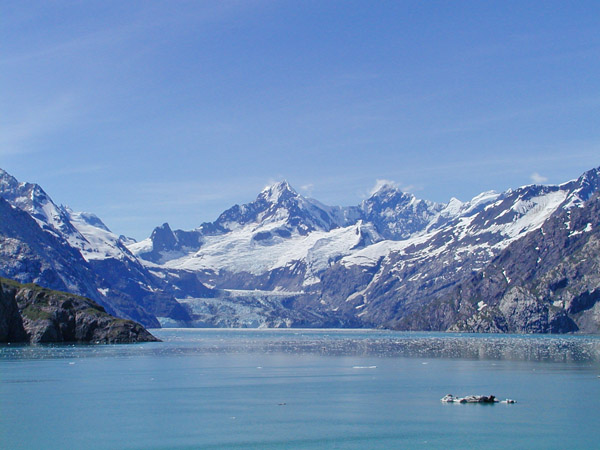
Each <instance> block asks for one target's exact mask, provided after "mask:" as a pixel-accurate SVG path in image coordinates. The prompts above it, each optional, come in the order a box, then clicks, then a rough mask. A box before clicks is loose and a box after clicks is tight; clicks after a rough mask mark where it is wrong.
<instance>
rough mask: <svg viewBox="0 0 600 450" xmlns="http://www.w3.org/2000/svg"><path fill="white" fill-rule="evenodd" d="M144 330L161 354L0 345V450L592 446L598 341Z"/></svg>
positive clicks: (598, 418)
mask: <svg viewBox="0 0 600 450" xmlns="http://www.w3.org/2000/svg"><path fill="white" fill-rule="evenodd" d="M154 332H155V334H156V335H157V336H158V337H160V338H161V339H163V340H164V342H163V343H149V344H138V345H107V346H31V347H17V346H3V347H0V448H2V449H35V448H39V449H70V448H73V449H76V448H82V449H83V448H86V449H104V448H121V449H140V448H148V449H170V448H174V449H175V448H180V449H188V448H189V449H195V448H201V449H238V448H239V449H394V448H398V449H414V448H418V449H422V448H423V449H448V448H472V449H477V448H481V449H483V448H485V449H490V448H491V449H494V448H498V449H500V448H503V449H506V448H510V449H532V448H540V449H597V448H599V447H600V444H599V438H600V432H599V429H600V428H599V424H600V405H599V401H600V378H599V375H600V339H599V338H598V337H580V336H577V337H575V336H569V337H548V336H542V337H534V336H508V337H507V336H489V335H485V336H477V335H464V336H460V335H443V334H425V333H394V332H385V331H354V330H351V331H348V330H346V331H333V330H324V331H316V330H154ZM448 393H452V394H454V395H459V396H463V395H468V394H485V395H488V394H494V395H496V396H497V397H500V398H506V397H510V398H513V399H516V400H517V402H518V403H517V404H514V405H506V404H493V405H477V404H468V405H460V404H443V403H441V402H440V398H441V397H443V396H444V395H445V394H448Z"/></svg>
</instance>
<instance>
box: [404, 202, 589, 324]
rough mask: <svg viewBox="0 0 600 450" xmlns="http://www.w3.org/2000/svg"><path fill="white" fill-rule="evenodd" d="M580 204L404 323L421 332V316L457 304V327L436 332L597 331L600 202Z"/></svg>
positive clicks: (452, 314)
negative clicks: (447, 330)
mask: <svg viewBox="0 0 600 450" xmlns="http://www.w3.org/2000/svg"><path fill="white" fill-rule="evenodd" d="M577 205H578V206H577V207H572V208H569V209H562V210H558V211H557V212H556V213H555V214H554V215H553V216H552V217H551V218H550V219H549V220H547V221H546V222H545V223H544V225H543V227H542V228H540V229H539V230H537V231H535V232H533V233H530V234H528V235H527V236H525V237H524V238H523V239H520V240H518V241H516V242H514V243H513V244H511V245H510V246H509V247H507V248H506V249H505V250H504V251H503V252H501V253H500V254H499V255H498V256H497V257H496V258H495V259H494V260H493V261H492V262H491V263H490V264H489V265H488V266H487V267H486V268H485V269H484V270H483V271H481V272H479V273H477V274H475V275H473V276H472V277H470V278H469V279H468V280H466V281H464V282H462V283H461V284H460V285H458V286H457V287H456V288H455V290H454V291H453V292H452V293H450V294H448V295H447V296H443V297H441V298H440V299H439V300H438V301H436V302H433V303H432V304H431V305H429V306H428V307H427V308H425V309H424V310H423V311H420V312H419V313H418V314H415V315H413V316H410V317H407V318H406V319H405V321H404V322H403V324H402V326H404V327H407V328H421V327H422V326H423V322H422V321H423V318H424V317H427V316H431V315H432V314H435V311H437V310H439V309H440V308H445V309H448V308H449V306H450V305H454V306H455V307H454V308H449V309H450V310H451V311H450V314H449V316H450V317H452V320H450V322H453V323H450V324H449V323H448V322H446V323H444V324H440V325H442V326H440V328H439V329H446V328H448V329H450V330H451V331H473V332H490V331H492V332H496V331H501V332H524V333H536V332H542V333H563V332H573V331H580V332H587V333H598V332H600V256H599V255H600V234H599V233H600V231H599V227H600V197H599V196H598V194H595V195H594V196H593V197H591V198H588V200H587V201H586V202H585V203H578V204H577ZM459 304H461V305H463V306H462V310H460V311H459V309H458V308H456V305H459ZM446 325H447V327H446V328H444V326H446Z"/></svg>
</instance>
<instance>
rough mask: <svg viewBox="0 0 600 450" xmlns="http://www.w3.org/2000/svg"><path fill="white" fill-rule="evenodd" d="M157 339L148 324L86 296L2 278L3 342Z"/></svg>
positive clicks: (0, 313) (0, 333) (0, 322)
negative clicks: (118, 314) (119, 314)
mask: <svg viewBox="0 0 600 450" xmlns="http://www.w3.org/2000/svg"><path fill="white" fill-rule="evenodd" d="M151 341H157V339H156V338H155V337H154V336H152V335H151V334H150V333H149V332H148V331H147V330H146V329H145V328H144V327H142V326H141V325H139V324H138V323H135V322H133V321H131V320H126V319H119V318H116V317H114V316H111V315H110V314H107V313H106V311H105V310H104V308H103V307H102V306H100V305H98V304H97V303H95V302H94V301H92V300H90V299H87V298H85V297H79V296H76V295H72V294H67V293H64V292H58V291H52V290H50V289H44V288H41V287H39V286H37V285H34V284H27V285H23V284H20V283H17V282H15V281H12V280H8V279H5V278H0V342H14V343H17V342H29V343H51V342H82V343H84V342H89V343H106V344H111V343H130V342H151Z"/></svg>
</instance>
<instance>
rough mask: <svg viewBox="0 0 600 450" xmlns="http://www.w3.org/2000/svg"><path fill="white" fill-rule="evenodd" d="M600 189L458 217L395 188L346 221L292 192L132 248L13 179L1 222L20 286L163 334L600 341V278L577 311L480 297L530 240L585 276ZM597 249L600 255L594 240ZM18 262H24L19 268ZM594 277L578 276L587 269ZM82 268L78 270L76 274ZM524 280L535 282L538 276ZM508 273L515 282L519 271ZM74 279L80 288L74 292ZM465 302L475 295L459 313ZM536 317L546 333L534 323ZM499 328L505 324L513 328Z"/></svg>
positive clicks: (587, 180) (5, 190) (585, 186)
mask: <svg viewBox="0 0 600 450" xmlns="http://www.w3.org/2000/svg"><path fill="white" fill-rule="evenodd" d="M599 190H600V169H594V170H590V171H588V172H586V173H585V174H583V175H582V176H581V177H580V178H579V179H577V180H573V181H569V182H567V183H564V184H562V185H559V186H541V185H531V186H524V187H521V188H518V189H514V190H508V191H506V192H502V193H496V192H491V191H490V192H484V193H482V194H480V195H478V196H476V197H474V198H473V199H472V200H470V201H466V202H461V201H459V200H457V199H454V198H453V199H451V200H450V201H449V202H448V203H446V204H439V203H433V202H428V201H425V200H420V199H417V198H416V197H414V196H413V195H412V194H408V193H404V192H401V191H400V190H398V189H397V188H395V187H394V186H390V185H384V186H382V187H381V188H380V189H379V190H378V191H377V192H375V193H373V194H372V195H371V197H369V198H368V199H366V200H364V201H363V202H362V203H361V204H359V205H357V206H351V207H339V206H327V205H324V204H322V203H320V202H318V201H316V200H314V199H309V198H305V197H303V196H301V195H300V194H298V193H297V192H296V191H295V190H294V189H293V188H292V187H291V186H290V185H289V184H288V183H287V182H280V183H276V184H274V185H272V186H268V187H266V188H265V189H264V190H263V191H262V192H260V193H259V194H258V196H257V198H256V200H254V201H253V202H250V203H247V204H244V205H235V206H233V207H232V208H230V209H228V210H226V211H225V212H223V213H222V214H221V215H220V216H219V217H218V218H217V220H215V221H214V222H209V223H204V224H201V225H200V226H199V227H198V228H196V229H194V230H189V231H184V230H172V229H171V227H170V226H169V225H168V223H165V224H163V225H162V226H159V227H157V228H155V229H154V231H153V232H152V234H151V236H150V237H149V238H148V239H145V240H143V241H141V242H134V241H131V240H126V239H123V238H122V237H118V236H117V235H116V234H114V233H112V232H111V231H110V230H109V229H108V227H106V225H105V224H104V223H103V222H102V221H101V220H100V219H99V218H98V217H96V216H94V215H93V214H89V213H76V212H73V211H71V210H70V209H69V208H67V207H59V206H56V205H55V204H54V203H53V202H52V200H51V199H50V198H49V197H48V196H47V195H46V194H45V192H44V191H43V190H42V189H41V188H40V187H39V186H37V185H31V184H28V183H19V182H17V181H16V180H14V178H12V177H10V175H8V174H6V172H1V173H0V196H1V197H3V198H4V199H6V200H7V201H8V202H9V203H11V204H12V206H10V205H8V204H5V205H2V209H0V213H2V214H3V216H6V217H11V219H10V220H7V221H6V222H5V223H4V226H3V228H2V229H0V238H2V239H3V241H1V242H0V243H1V244H2V247H1V248H0V250H2V251H1V252H0V256H2V258H3V259H4V261H5V262H6V264H5V269H4V270H5V272H8V273H2V274H3V275H5V276H9V277H10V276H11V274H12V275H13V276H14V277H16V278H18V279H20V280H21V281H36V280H39V281H43V282H44V283H46V284H52V283H55V284H56V283H58V281H57V280H59V279H60V280H62V281H61V282H62V284H69V283H71V291H77V293H82V294H83V295H88V296H91V297H92V298H94V299H95V300H98V301H100V302H101V303H104V304H108V305H111V304H112V305H113V306H114V308H115V309H118V310H119V311H121V313H122V314H124V315H127V314H129V317H131V316H132V315H134V314H133V313H132V312H131V311H129V312H123V311H126V308H125V306H126V305H130V306H131V305H133V306H132V308H137V309H138V312H137V313H136V314H138V315H139V314H140V313H139V311H143V312H145V313H146V314H149V315H150V316H151V317H153V318H154V317H158V318H159V319H160V321H161V323H162V324H163V325H171V324H174V325H178V326H188V325H191V326H286V327H292V326H315V327H319V326H369V327H372V326H385V327H392V328H401V329H435V330H446V329H460V330H481V331H486V330H487V331H493V330H499V331H511V330H518V331H536V332H538V331H575V330H578V329H581V330H586V331H589V332H594V331H600V320H599V319H597V316H598V315H597V314H596V315H595V316H594V314H595V313H593V311H595V309H594V308H596V306H595V305H596V304H597V300H598V299H600V294H598V295H597V296H596V294H592V293H597V292H600V289H599V288H600V286H596V285H597V284H600V282H597V281H598V280H596V278H594V277H593V276H589V277H588V278H586V280H588V281H589V282H587V281H586V282H585V283H576V282H574V281H569V282H568V283H570V286H572V287H573V290H572V291H569V292H570V294H569V295H571V297H569V296H567V295H566V294H561V295H562V296H561V297H560V298H558V297H556V295H554V294H552V295H553V297H552V298H553V300H552V302H550V303H548V302H549V300H548V299H549V298H550V297H548V296H546V297H543V298H542V297H539V298H538V297H536V300H535V301H533V300H531V298H533V297H532V296H534V297H535V295H538V293H539V292H538V290H536V289H537V288H535V287H534V288H532V287H528V288H527V289H529V291H528V292H530V294H529V297H528V300H527V302H524V303H519V302H517V303H515V301H516V300H515V295H513V294H514V292H513V291H511V294H510V295H509V297H510V298H509V297H506V295H505V294H506V292H504V291H502V292H500V291H497V292H496V291H494V292H496V293H495V294H494V295H495V296H496V297H494V298H495V299H496V300H494V299H490V300H489V302H487V301H486V300H485V299H482V298H481V295H482V294H481V293H480V292H488V291H489V292H492V291H490V290H489V287H485V289H484V288H478V287H473V286H474V285H475V283H476V281H477V280H478V278H476V277H478V276H479V277H481V276H484V275H482V274H488V273H489V274H490V275H489V277H490V278H489V279H497V278H498V276H499V275H498V271H497V270H496V271H494V270H493V267H496V266H494V264H496V263H495V261H497V260H498V258H505V259H510V258H509V257H508V256H506V255H507V254H508V255H510V254H512V253H511V252H514V249H518V252H519V253H521V254H523V255H525V254H529V253H531V251H530V250H531V249H529V247H528V245H529V244H527V243H528V242H530V240H531V239H532V238H531V236H537V238H536V239H538V240H539V242H538V241H536V242H535V245H536V248H547V249H549V250H548V251H547V252H546V253H540V254H537V253H535V252H533V253H531V254H534V253H535V254H536V255H537V256H536V258H538V259H539V261H538V262H537V263H536V264H538V265H539V267H540V270H542V269H541V268H542V267H550V266H552V265H553V264H554V265H557V264H559V262H560V261H558V259H557V258H554V259H551V256H548V255H552V254H554V255H556V254H560V255H561V258H562V263H563V264H567V266H568V267H565V268H563V273H566V272H568V271H569V270H570V269H569V267H570V268H572V267H575V266H573V265H570V266H569V264H570V263H565V262H564V261H570V258H571V259H572V258H573V257H574V256H573V255H579V254H578V253H574V252H575V250H574V249H575V247H572V248H573V250H571V247H570V245H571V244H570V243H572V242H575V241H574V240H573V239H574V238H572V236H579V235H582V236H584V237H586V239H588V237H589V239H590V242H593V239H595V238H594V236H595V233H593V232H591V231H594V230H596V227H595V225H594V224H595V222H594V220H592V219H591V218H590V219H589V222H586V224H583V225H581V224H580V223H579V222H581V221H583V220H584V219H581V217H588V218H589V217H591V216H590V215H592V216H593V215H594V214H597V213H596V211H597V207H595V206H594V205H597V196H598V191H599ZM4 203H6V202H4ZM7 208H8V209H7ZM594 208H595V209H594ZM24 214H25V215H27V217H28V219H29V220H30V222H31V223H29V225H27V227H26V228H27V230H29V231H28V232H27V233H25V234H23V233H22V232H21V233H20V234H19V233H17V232H15V230H14V226H13V227H12V228H11V226H10V224H11V223H13V222H14V221H15V220H17V219H15V217H17V216H18V217H20V219H18V220H20V221H24V222H27V220H26V219H25V218H24V217H25V216H24ZM15 215H16V216H15ZM13 216H15V217H13ZM569 217H573V218H576V217H579V218H580V219H581V220H579V219H578V222H577V223H578V225H577V226H576V228H573V230H574V231H573V230H571V231H569V232H568V233H567V232H565V231H564V230H563V231H561V233H562V235H564V236H567V237H568V239H567V238H564V239H551V236H550V235H549V234H547V230H550V229H552V230H558V229H559V228H560V227H558V225H556V224H557V223H571V222H570V219H569ZM3 220H4V219H3ZM561 221H562V222H561ZM572 223H575V220H573V221H572ZM588 223H589V226H588V225H587V224H588ZM32 224H34V225H35V227H34V226H32ZM552 224H554V225H552ZM580 225H581V226H580ZM584 225H585V226H584ZM573 226H575V225H573ZM586 227H587V228H586ZM563 228H564V227H563ZM580 228H581V229H580ZM588 228H589V229H588ZM24 229H25V228H24ZM37 230H39V231H37ZM39 233H42V234H39ZM565 233H566V234H565ZM569 233H571V234H569ZM33 235H35V237H34V236H33ZM564 236H563V237H564ZM49 239H50V241H52V242H51V243H48V242H50V241H48V240H49ZM578 239H579V240H578V241H577V242H583V240H582V239H583V237H580V238H578ZM42 242H45V243H44V244H42ZM532 242H533V241H532ZM531 245H533V244H531ZM582 245H584V244H582ZM585 245H587V246H588V247H589V246H593V244H589V243H588V241H587V240H586V241H585ZM49 246H50V247H52V248H53V249H54V250H55V251H56V252H58V253H59V254H60V255H63V254H64V255H67V254H68V255H69V258H70V259H68V261H69V262H66V261H67V259H65V258H66V256H62V257H58V256H57V255H54V256H50V255H48V254H44V251H43V249H44V248H48V247H49ZM554 247H556V249H554ZM588 247H586V248H588ZM590 248H591V247H590ZM553 249H554V250H553ZM528 251H529V253H527V252H528ZM536 252H537V250H536ZM588 253H590V252H588ZM588 253H586V255H587V254H588ZM40 255H42V256H40ZM14 256H16V261H20V263H19V264H15V263H14V261H11V257H13V259H15V258H14ZM61 258H62V259H61ZM549 258H550V259H549ZM587 259H588V260H594V258H593V257H591V256H587ZM549 261H552V263H550V262H549ZM511 264H512V266H513V267H518V266H519V264H517V263H516V262H513V263H511ZM594 264H595V263H593V264H588V265H584V266H581V265H580V266H578V267H579V268H580V269H579V270H583V269H582V268H586V270H588V271H589V270H592V269H593V267H596V265H594ZM75 266H76V267H77V268H79V269H80V271H79V272H73V271H69V270H68V269H67V267H75ZM536 267H538V266H536ZM528 270H529V272H531V273H535V271H536V270H535V267H533V266H528ZM501 273H502V274H503V276H505V277H506V279H509V278H510V279H515V274H514V273H512V272H510V271H508V270H503V271H501ZM540 273H541V272H540ZM544 273H545V274H546V275H544V277H545V278H544V280H545V281H544V282H543V283H546V284H543V286H546V288H544V289H546V290H545V291H544V292H554V291H553V290H552V289H551V288H549V287H548V286H553V284H552V283H554V282H555V281H556V280H552V279H551V278H552V277H553V276H554V275H552V273H554V272H552V271H551V270H546V272H544ZM569 273H570V272H569ZM36 274H37V275H36ZM42 274H44V276H42ZM492 274H493V275H492ZM548 274H550V275H548ZM485 276H487V275H485ZM557 276H558V275H557ZM569 276H570V275H569ZM28 277H29V278H28ZM78 277H79V278H80V279H82V280H84V282H83V285H78V284H77V282H76V280H77V279H78ZM474 277H475V278H474ZM534 278H535V276H534V275H531V276H530V277H529V278H528V279H534ZM572 278H573V277H571V278H569V277H568V276H567V279H568V280H572ZM65 280H67V281H68V283H67V282H66V281H65ZM469 280H471V281H469ZM473 280H475V281H473ZM523 282H524V283H525V281H523ZM556 282H559V283H560V280H559V281H556ZM465 283H467V284H465ZM468 283H471V284H468ZM540 283H541V282H540ZM484 284H485V283H484ZM509 284H510V282H509ZM468 286H470V287H468ZM486 286H487V285H486ZM536 286H537V285H536ZM540 286H542V284H540ZM594 286H595V287H594ZM49 287H57V288H63V286H62V285H61V286H49ZM511 287H512V286H511ZM521 287H523V286H521ZM523 289H525V287H523ZM578 289H579V290H584V289H587V290H588V291H589V292H588V293H587V294H586V293H585V292H583V291H582V292H579V291H577V290H578ZM459 291H460V292H463V291H464V292H471V293H472V292H476V294H473V295H471V296H470V297H468V298H466V297H465V301H464V302H463V301H461V298H462V297H461V296H460V295H458V294H456V292H459ZM575 291H577V292H575ZM531 292H533V294H532V293H531ZM586 292H587V291H586ZM502 295H505V297H506V298H505V299H504V300H501V296H502ZM511 295H512V296H511ZM548 295H550V294H548ZM98 297H100V299H99V298H98ZM596 297H598V299H597V298H596ZM507 299H508V300H507ZM481 301H483V303H481V304H480V303H478V302H481ZM502 301H504V303H502ZM559 301H560V302H563V303H562V304H563V305H567V306H564V307H563V308H562V311H559V310H558V309H556V308H559V307H558V306H556V305H558V302H559ZM553 302H556V303H553ZM483 304H485V305H490V308H489V309H487V310H485V308H486V307H485V306H481V305H483ZM469 305H470V306H469ZM506 305H510V306H506ZM515 305H516V306H515ZM536 305H537V306H536ZM539 305H542V306H539ZM548 305H550V306H548ZM569 305H579V306H569ZM582 305H583V306H582ZM119 308H120V309H119ZM494 308H495V309H494ZM503 308H504V309H503ZM519 308H521V309H519ZM536 308H537V309H536ZM553 308H554V309H553ZM559 309H560V308H559ZM596 309H597V308H596ZM482 311H483V312H482ZM491 311H494V314H495V315H493V317H494V319H490V320H488V321H487V322H486V320H487V319H485V318H482V317H483V316H482V314H484V313H486V312H491ZM498 311H500V312H501V313H502V314H501V315H499V314H500V313H498ZM511 311H512V312H511ZM540 311H541V312H540ZM511 314H512V315H514V317H512V316H511ZM540 314H541V315H540ZM544 314H546V315H545V316H544ZM534 316H535V317H538V318H539V320H537V322H536V321H533V320H532V321H529V322H527V320H526V318H527V317H534ZM542 316H543V317H542ZM486 317H487V316H486ZM490 317H491V316H490ZM594 317H596V318H594ZM134 318H135V317H134ZM513 319H514V320H513ZM138 320H139V319H138ZM148 320H149V319H147V318H146V323H148ZM503 321H504V322H503ZM155 323H156V322H155ZM502 323H505V324H509V325H506V326H504V328H503V326H502ZM540 323H542V324H546V325H543V326H542V325H539V324H540ZM490 324H495V325H493V326H492V325H490ZM486 327H487V328H486ZM544 327H545V328H544Z"/></svg>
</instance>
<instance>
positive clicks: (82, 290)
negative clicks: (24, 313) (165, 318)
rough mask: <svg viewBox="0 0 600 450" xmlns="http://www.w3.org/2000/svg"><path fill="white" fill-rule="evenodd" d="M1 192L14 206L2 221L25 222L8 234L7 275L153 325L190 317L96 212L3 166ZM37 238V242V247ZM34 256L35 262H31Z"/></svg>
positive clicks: (4, 234) (5, 249)
mask: <svg viewBox="0 0 600 450" xmlns="http://www.w3.org/2000/svg"><path fill="white" fill-rule="evenodd" d="M0 197H2V198H3V199H5V201H7V202H8V203H9V204H10V205H11V206H12V209H9V208H8V207H7V205H5V207H4V209H3V212H4V214H3V216H2V220H8V219H7V218H8V216H9V215H10V216H11V217H12V218H13V223H16V222H14V221H16V220H18V221H19V222H20V223H21V225H20V226H18V227H16V229H14V230H12V232H10V233H8V230H5V233H3V236H2V238H4V239H5V240H4V242H3V247H2V253H3V260H4V266H3V268H2V269H0V272H1V273H2V275H3V276H7V277H9V278H10V277H12V278H15V279H18V280H19V281H22V282H35V283H38V284H41V285H43V286H45V287H49V288H53V289H61V290H65V291H68V292H72V293H75V294H79V295H83V296H86V297H89V298H92V299H93V300H96V301H98V302H99V303H101V304H103V305H105V306H106V307H107V308H108V309H109V310H111V311H112V312H114V313H116V314H119V315H121V316H123V317H127V318H131V319H133V320H137V321H139V322H141V323H143V324H145V325H149V326H158V325H159V322H158V321H157V319H156V317H155V316H156V315H159V314H165V315H172V316H173V317H176V318H178V319H179V320H189V316H187V314H186V313H185V310H183V308H181V305H179V304H178V303H177V302H176V301H175V300H174V299H173V298H172V297H171V296H170V295H169V294H168V293H167V292H168V288H167V286H166V285H164V283H163V282H162V281H161V280H160V279H157V278H156V277H154V276H153V275H152V274H150V273H149V272H148V270H147V269H146V268H145V267H144V266H143V265H142V264H141V263H140V261H139V260H138V259H137V258H136V257H135V256H134V255H132V254H131V252H130V251H129V250H128V249H127V247H125V245H124V244H123V243H122V241H121V239H120V238H119V237H117V236H116V235H115V234H113V233H112V232H111V231H110V230H109V229H108V227H106V225H105V224H104V223H103V222H102V221H101V220H100V219H99V218H98V217H97V216H95V215H93V214H90V213H80V212H74V211H72V210H71V209H70V208H68V207H65V206H57V205H56V204H55V203H54V202H53V201H52V199H51V198H50V197H49V196H48V195H47V194H46V192H45V191H44V190H43V189H42V188H41V187H40V186H39V185H37V184H31V183H20V182H18V181H17V180H16V179H15V178H14V177H12V176H11V175H9V174H8V173H7V172H5V171H3V170H1V169H0ZM18 212H22V213H25V214H26V215H23V214H19V213H18ZM17 217H18V219H16V218H17ZM29 219H31V220H33V221H34V223H35V224H36V226H33V225H32V224H31V223H28V220H29ZM25 230H27V233H26V234H23V232H24V231H25ZM9 242H10V245H9ZM32 243H37V244H36V245H35V250H33V248H32V247H31V244H32ZM42 243H43V244H42ZM9 249H10V250H9ZM26 249H27V250H26ZM11 259H13V260H16V261H21V262H22V264H21V266H19V265H15V264H12V263H13V262H14V261H11ZM32 261H37V262H36V263H35V267H31V266H30V267H27V266H28V264H29V263H30V262H32ZM67 261H68V262H67ZM23 264H24V266H23ZM19 267H21V269H19Z"/></svg>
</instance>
